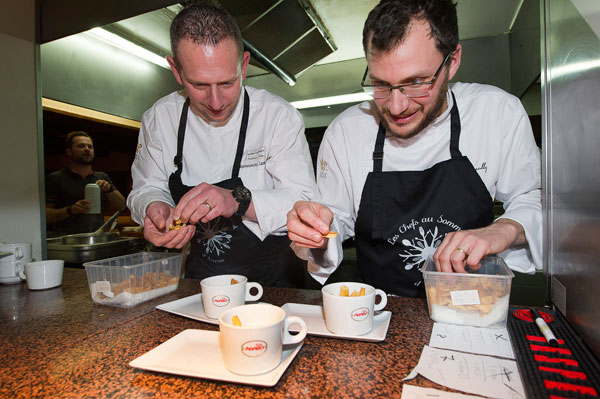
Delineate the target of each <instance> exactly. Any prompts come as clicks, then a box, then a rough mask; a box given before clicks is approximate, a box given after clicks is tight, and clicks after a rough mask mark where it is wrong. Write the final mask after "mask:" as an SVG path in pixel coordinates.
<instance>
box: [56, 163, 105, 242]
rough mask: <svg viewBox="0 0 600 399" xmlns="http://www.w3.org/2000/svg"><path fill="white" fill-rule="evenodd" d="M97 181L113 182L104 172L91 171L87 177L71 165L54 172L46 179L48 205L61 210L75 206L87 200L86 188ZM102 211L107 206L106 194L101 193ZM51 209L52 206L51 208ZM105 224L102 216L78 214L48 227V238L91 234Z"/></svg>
mask: <svg viewBox="0 0 600 399" xmlns="http://www.w3.org/2000/svg"><path fill="white" fill-rule="evenodd" d="M97 180H106V181H107V182H109V183H110V184H113V183H112V180H111V179H110V177H108V175H107V174H106V173H104V172H98V171H96V170H92V171H90V173H89V174H88V175H87V176H86V177H85V178H83V177H81V176H80V175H78V174H77V173H75V172H73V170H71V168H70V167H69V165H67V166H66V167H65V168H64V169H61V170H58V171H56V172H52V173H50V174H49V175H48V177H47V178H46V204H47V205H52V207H53V208H56V209H60V208H64V207H66V206H69V205H73V204H74V203H76V202H77V201H79V200H81V199H84V198H85V186H86V184H89V183H95V182H96V181H97ZM101 198H102V209H103V210H104V209H105V206H106V194H105V193H104V192H102V193H101ZM49 207H50V206H49ZM103 223H104V216H103V214H102V213H100V214H91V215H89V214H83V213H82V214H77V215H73V216H70V217H68V218H67V219H65V220H62V221H60V222H56V223H53V224H50V225H48V237H60V236H63V235H66V234H75V233H90V232H92V231H95V230H97V229H98V228H99V227H100V226H102V224H103Z"/></svg>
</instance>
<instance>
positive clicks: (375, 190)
mask: <svg viewBox="0 0 600 399" xmlns="http://www.w3.org/2000/svg"><path fill="white" fill-rule="evenodd" d="M452 99H453V101H454V105H453V106H452V110H451V111H450V116H451V122H450V154H451V159H449V160H447V161H443V162H440V163H438V164H436V165H434V166H432V167H431V168H429V169H426V170H423V171H396V172H382V164H383V146H384V143H385V135H386V131H385V128H384V127H383V124H380V125H379V131H378V133H377V140H376V143H375V150H374V152H373V172H370V173H369V174H368V176H367V180H366V182H365V186H364V188H363V192H362V197H361V201H360V206H359V209H358V216H357V220H356V227H355V232H356V237H355V241H356V257H357V263H358V268H359V271H360V275H361V278H362V279H363V280H364V281H365V282H366V283H368V284H370V285H373V286H375V287H377V288H380V289H382V290H384V291H385V292H386V293H388V294H395V295H402V296H412V297H415V296H424V288H423V284H422V282H423V278H422V274H421V271H420V270H421V267H422V266H423V264H424V263H425V260H426V259H427V258H429V257H432V256H433V254H434V253H435V250H436V248H437V247H438V246H439V245H440V243H441V242H442V240H443V239H444V236H445V235H446V233H448V232H452V231H458V230H466V229H474V228H478V227H484V226H487V225H489V224H490V223H492V221H493V220H494V213H493V200H492V198H491V196H490V194H489V192H488V190H487V188H486V187H485V184H484V183H483V181H482V180H481V178H480V177H479V175H478V174H477V172H476V171H475V168H474V167H473V165H472V164H471V162H470V161H469V159H468V158H467V157H466V156H463V155H462V154H461V152H460V150H459V149H458V142H459V138H460V116H459V113H458V107H457V105H456V99H455V98H454V93H452Z"/></svg>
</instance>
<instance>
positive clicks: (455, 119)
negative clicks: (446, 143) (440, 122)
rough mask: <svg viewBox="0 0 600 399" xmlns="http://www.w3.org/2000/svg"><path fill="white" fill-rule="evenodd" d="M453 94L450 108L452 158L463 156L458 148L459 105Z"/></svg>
mask: <svg viewBox="0 0 600 399" xmlns="http://www.w3.org/2000/svg"><path fill="white" fill-rule="evenodd" d="M450 93H451V94H452V109H451V110H450V156H451V157H452V159H456V158H460V157H462V154H461V152H460V150H459V149H458V139H459V138H460V115H459V114H458V106H457V105H456V97H454V93H453V92H452V91H451V92H450Z"/></svg>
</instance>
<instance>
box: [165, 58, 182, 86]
mask: <svg viewBox="0 0 600 399" xmlns="http://www.w3.org/2000/svg"><path fill="white" fill-rule="evenodd" d="M167 62H168V63H169V66H170V67H171V71H172V72H173V75H175V79H176V80H177V83H179V84H180V85H182V86H183V79H181V73H180V71H179V68H177V63H176V62H175V60H174V59H173V57H171V56H170V55H168V56H167Z"/></svg>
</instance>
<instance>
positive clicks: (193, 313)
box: [156, 294, 264, 325]
mask: <svg viewBox="0 0 600 399" xmlns="http://www.w3.org/2000/svg"><path fill="white" fill-rule="evenodd" d="M247 303H264V302H247ZM156 309H159V310H164V311H165V312H169V313H173V314H176V315H179V316H183V317H188V318H190V319H194V320H198V321H203V322H205V323H209V324H215V325H219V319H211V318H210V317H208V316H207V315H206V313H204V305H202V294H196V295H192V296H187V297H185V298H181V299H177V300H175V301H171V302H167V303H163V304H161V305H158V306H156Z"/></svg>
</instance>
